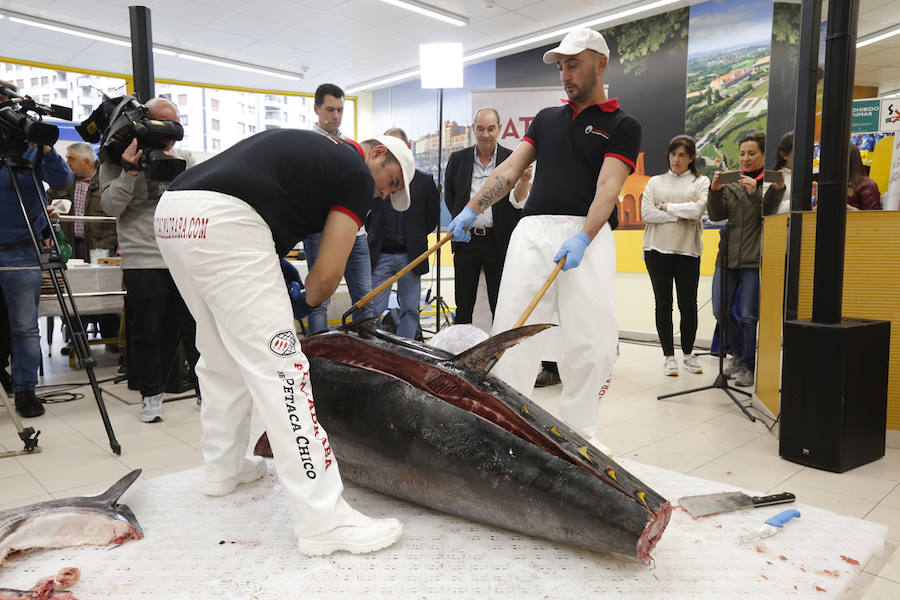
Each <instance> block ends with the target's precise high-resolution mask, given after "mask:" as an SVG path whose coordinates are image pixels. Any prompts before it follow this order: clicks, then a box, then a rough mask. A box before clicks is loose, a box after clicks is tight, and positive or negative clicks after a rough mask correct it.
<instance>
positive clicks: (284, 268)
mask: <svg viewBox="0 0 900 600" xmlns="http://www.w3.org/2000/svg"><path fill="white" fill-rule="evenodd" d="M280 261H281V274H282V276H284V283H285V284H286V285H287V286H288V287H290V286H291V282H292V281H294V282H296V283H299V284H300V289H301V290H302V289H303V280H302V279H300V273H298V272H297V269H295V268H294V265H292V264H291V263H290V261H287V260H285V259H283V258H282V259H280Z"/></svg>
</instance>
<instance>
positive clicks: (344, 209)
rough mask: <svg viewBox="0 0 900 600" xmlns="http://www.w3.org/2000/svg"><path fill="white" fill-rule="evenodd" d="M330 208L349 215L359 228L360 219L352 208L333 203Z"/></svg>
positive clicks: (360, 225)
mask: <svg viewBox="0 0 900 600" xmlns="http://www.w3.org/2000/svg"><path fill="white" fill-rule="evenodd" d="M353 143H354V144H356V142H353ZM357 145H358V144H357ZM331 210H336V211H338V212H342V213H344V214H346V215H350V217H351V218H352V219H353V220H354V221H356V228H357V229H359V228H360V227H362V221H360V220H359V216H357V214H356V213H355V212H353V211H352V210H350V209H349V208H347V207H346V206H338V205H336V204H335V205H332V207H331Z"/></svg>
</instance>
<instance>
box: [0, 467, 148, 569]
mask: <svg viewBox="0 0 900 600" xmlns="http://www.w3.org/2000/svg"><path fill="white" fill-rule="evenodd" d="M140 474H141V470H140V469H135V470H134V471H132V472H131V473H129V474H128V475H126V476H125V477H123V478H122V479H120V480H119V481H117V482H116V483H115V484H113V486H112V487H110V488H109V489H108V490H106V491H105V492H103V493H102V494H100V495H99V496H78V497H75V498H62V499H60V500H48V501H47V502H38V503H37V504H29V505H28V506H22V507H19V508H11V509H9V510H4V511H0V565H2V564H3V561H4V560H6V557H7V556H9V555H11V554H16V553H19V552H25V551H27V550H30V549H32V548H66V547H68V546H83V545H88V544H95V545H101V546H105V545H108V544H121V543H123V542H126V541H128V540H139V539H141V538H142V537H144V534H143V532H142V531H141V526H140V525H138V522H137V519H136V518H135V516H134V513H132V512H131V509H130V508H128V507H127V506H125V505H124V504H116V502H117V501H118V500H119V498H120V497H121V496H122V494H124V493H125V490H127V489H128V488H129V487H130V486H131V484H132V483H134V482H135V480H136V479H137V478H138V476H140Z"/></svg>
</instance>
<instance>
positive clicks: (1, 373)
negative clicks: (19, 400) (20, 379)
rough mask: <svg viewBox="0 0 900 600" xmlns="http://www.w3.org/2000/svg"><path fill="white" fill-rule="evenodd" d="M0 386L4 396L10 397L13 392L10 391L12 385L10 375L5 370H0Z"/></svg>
mask: <svg viewBox="0 0 900 600" xmlns="http://www.w3.org/2000/svg"><path fill="white" fill-rule="evenodd" d="M0 385H2V386H3V389H4V390H5V391H6V395H7V396H12V395H13V391H12V385H13V380H12V375H10V374H9V373H8V372H7V371H6V369H0Z"/></svg>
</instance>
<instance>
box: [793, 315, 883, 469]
mask: <svg viewBox="0 0 900 600" xmlns="http://www.w3.org/2000/svg"><path fill="white" fill-rule="evenodd" d="M890 338H891V324H890V321H870V320H862V319H844V320H843V321H842V322H841V323H835V324H826V323H813V322H811V321H807V320H796V321H785V323H784V360H783V367H782V389H781V439H780V443H779V454H780V455H781V457H782V458H784V459H787V460H789V461H792V462H795V463H799V464H801V465H806V466H808V467H814V468H816V469H824V470H826V471H835V472H838V473H843V472H844V471H847V470H849V469H853V468H855V467H858V466H860V465H864V464H866V463H869V462H872V461H873V460H878V459H879V458H881V457H882V456H884V442H885V428H886V419H887V382H888V355H889V352H890Z"/></svg>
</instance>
